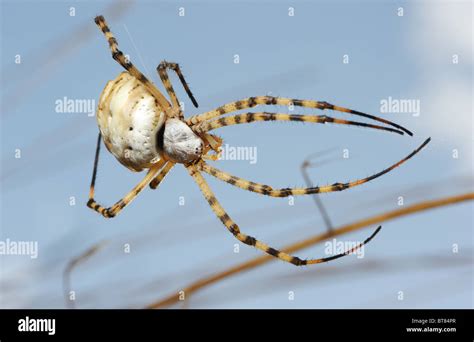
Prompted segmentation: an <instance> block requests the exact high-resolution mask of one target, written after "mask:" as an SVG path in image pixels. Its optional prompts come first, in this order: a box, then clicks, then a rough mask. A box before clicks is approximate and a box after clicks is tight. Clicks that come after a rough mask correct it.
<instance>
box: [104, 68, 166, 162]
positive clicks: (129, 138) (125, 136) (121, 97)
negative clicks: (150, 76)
mask: <svg viewBox="0 0 474 342" xmlns="http://www.w3.org/2000/svg"><path fill="white" fill-rule="evenodd" d="M164 121H165V115H164V114H163V112H162V109H161V107H159V106H158V104H157V103H156V100H155V98H154V97H153V96H152V94H151V93H150V92H149V91H148V90H147V89H146V88H145V86H144V85H143V84H142V83H141V82H140V81H138V80H137V79H136V78H135V77H133V76H132V75H130V74H129V73H128V72H123V73H121V74H120V75H119V76H118V77H117V78H116V79H115V80H112V81H109V82H108V83H107V85H106V86H105V88H104V90H103V92H102V94H101V96H100V100H99V106H98V110H97V122H98V124H99V129H100V131H101V134H102V137H103V140H104V143H105V146H106V147H107V149H108V150H109V151H110V152H111V153H112V154H113V155H114V156H115V158H117V160H118V161H119V162H120V163H122V164H123V165H124V166H126V167H127V168H129V169H130V170H133V171H141V170H143V169H145V168H149V167H150V166H151V165H152V164H154V163H156V162H157V161H158V160H159V158H160V155H159V153H158V149H157V145H156V144H157V139H156V135H157V133H158V131H159V130H160V128H161V127H162V126H163V123H164Z"/></svg>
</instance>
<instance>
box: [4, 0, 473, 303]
mask: <svg viewBox="0 0 474 342" xmlns="http://www.w3.org/2000/svg"><path fill="white" fill-rule="evenodd" d="M0 10H1V76H2V77H1V120H0V123H1V124H0V125H1V133H0V134H1V139H0V141H1V176H0V187H1V198H0V201H1V203H0V210H1V211H0V214H1V233H0V235H1V240H2V241H7V239H9V240H10V241H17V242H19V241H29V242H35V243H37V246H38V255H37V258H32V257H31V255H0V286H1V290H0V307H2V308H64V307H66V305H67V301H65V298H64V295H63V291H64V289H63V272H64V270H65V268H66V267H67V265H68V264H70V262H71V260H73V259H74V258H76V257H78V256H80V255H81V253H83V252H84V251H86V250H88V249H89V248H90V247H91V246H93V245H95V244H98V243H103V244H101V248H100V249H98V250H97V252H96V253H95V254H93V255H91V256H90V257H89V258H88V259H84V260H82V262H80V263H79V264H77V267H75V268H74V269H73V270H72V272H71V274H70V286H71V289H72V290H73V291H74V297H75V300H74V301H73V303H69V305H70V306H71V305H72V304H74V306H75V307H77V308H130V307H132V308H139V307H143V306H145V305H147V304H149V303H150V302H152V301H155V300H157V299H159V298H160V297H162V296H165V295H168V294H170V293H174V292H177V291H179V290H180V289H181V288H183V287H184V286H186V285H187V284H189V283H191V282H193V281H195V280H197V279H199V278H201V277H204V276H207V275H210V274H213V273H215V272H218V271H222V270H225V269H226V268H227V267H229V266H232V265H236V264H238V263H241V262H243V261H246V260H249V259H251V258H253V257H257V256H260V255H261V252H260V251H258V250H255V249H253V248H251V247H248V246H245V245H240V248H239V250H238V253H236V252H235V245H236V243H237V242H236V240H235V239H234V238H233V237H232V235H231V234H229V233H228V231H227V230H226V229H225V228H224V227H223V226H222V224H221V223H220V221H219V220H218V219H217V218H216V217H215V216H214V214H213V212H212V211H211V209H210V208H209V206H208V204H207V202H206V201H205V200H204V198H203V197H202V195H201V193H200V191H199V188H198V187H197V185H196V184H195V183H194V182H193V180H192V179H191V177H189V175H188V174H187V172H186V170H185V169H184V168H182V167H181V166H178V167H175V168H174V169H173V170H172V172H171V173H170V174H169V175H168V177H167V178H166V179H165V181H164V182H163V183H162V185H161V186H160V188H159V189H158V190H156V191H152V190H149V189H146V190H145V191H143V193H142V194H141V195H140V196H139V197H138V198H137V199H136V200H135V201H134V202H133V203H132V204H131V205H130V206H129V207H127V208H126V209H125V210H124V211H123V212H122V213H121V214H120V215H119V216H118V217H116V218H114V219H111V220H106V219H104V218H102V217H100V216H99V215H97V214H96V213H94V212H93V211H91V210H90V209H88V208H87V207H86V205H85V203H86V202H87V196H88V191H89V182H90V177H91V173H92V164H93V157H94V151H95V142H96V137H97V132H98V128H97V123H96V119H95V116H94V112H95V106H96V105H97V102H98V99H99V95H100V93H101V91H102V89H103V88H104V86H105V84H106V83H107V81H109V80H111V79H114V78H115V77H116V76H117V75H118V73H119V72H121V71H122V69H121V67H120V66H119V65H118V64H117V63H116V62H115V61H114V60H113V59H112V57H111V55H110V52H109V49H108V46H107V43H106V41H105V39H104V37H103V35H102V33H101V32H100V30H98V29H97V27H96V25H95V24H94V21H93V18H94V16H96V15H98V14H103V15H104V16H105V18H106V19H107V21H108V23H109V25H110V28H111V30H112V32H113V33H114V34H115V36H116V38H117V40H118V43H119V46H120V48H121V49H122V50H123V51H124V53H126V54H128V55H129V56H130V58H131V60H132V61H133V62H134V64H135V65H136V66H137V67H138V68H139V69H140V70H141V71H142V72H143V73H145V74H146V75H147V76H149V77H150V78H151V79H152V80H153V82H155V83H156V84H159V88H160V89H163V88H162V87H161V84H160V82H159V78H158V75H157V74H156V70H155V69H156V66H157V65H158V63H159V62H160V61H162V60H164V59H166V60H167V61H172V62H178V63H179V64H180V65H181V67H182V70H183V73H184V75H185V77H186V79H187V81H188V82H189V84H190V86H191V89H192V91H193V93H194V95H195V97H196V99H197V100H198V102H199V104H200V108H199V109H195V108H193V107H192V104H191V103H190V101H189V100H188V99H187V97H186V94H185V92H184V91H183V90H182V88H181V86H180V85H179V80H178V79H177V77H175V75H172V76H171V78H172V81H173V84H174V87H175V90H176V91H177V94H178V96H179V98H180V100H181V101H183V102H184V104H185V112H186V116H191V115H194V114H198V113H200V112H204V111H207V110H211V109H213V108H215V107H218V106H220V105H222V104H225V103H227V102H231V101H235V100H239V99H242V98H245V97H248V96H255V95H267V94H270V95H275V96H284V97H294V98H300V99H314V100H322V101H328V102H331V103H333V104H337V105H340V106H345V107H348V108H352V109H356V110H360V111H364V112H367V113H371V114H374V115H379V116H382V117H384V118H386V119H389V120H392V121H395V122H397V123H398V124H401V125H403V126H405V127H407V128H408V129H410V130H411V131H413V132H414V136H413V137H408V136H399V135H396V134H391V133H387V132H379V131H375V130H369V129H363V128H354V127H348V126H338V125H329V124H328V125H311V124H301V123H293V122H292V123H288V122H283V123H281V122H273V123H255V124H251V125H250V124H249V125H237V126H232V127H225V128H223V129H221V130H219V131H216V133H217V134H219V135H220V136H221V137H223V138H224V143H225V144H228V148H230V149H231V148H237V147H245V148H250V149H252V150H253V151H256V155H255V157H256V159H255V158H253V159H252V160H249V158H240V160H221V161H218V162H215V163H213V165H215V166H216V167H218V168H220V169H223V170H225V171H228V172H231V173H233V174H235V175H238V176H241V177H244V178H246V179H251V180H254V181H257V182H261V183H265V184H269V185H272V186H275V187H282V188H284V187H288V186H290V187H292V186H303V185H304V184H305V182H304V179H303V177H302V174H301V171H300V166H301V163H302V162H303V160H304V159H305V158H306V157H307V156H308V155H310V154H312V153H315V152H320V151H329V152H328V154H329V158H330V160H331V161H330V162H322V163H321V165H320V166H318V167H316V168H312V169H310V170H309V176H310V178H311V180H312V182H313V183H314V184H318V185H325V184H331V183H334V182H338V181H339V182H345V181H349V180H355V179H358V178H362V177H366V176H368V175H370V174H372V173H375V172H378V171H380V170H382V169H383V168H385V167H387V166H389V165H391V164H392V163H394V162H396V161H398V160H399V159H401V158H403V157H404V156H406V155H407V154H408V153H410V152H411V151H412V150H413V149H414V148H416V147H417V146H418V145H420V144H421V143H422V141H424V140H425V139H426V138H427V137H431V138H432V142H431V143H430V144H429V145H428V146H427V147H426V149H424V150H423V151H422V152H420V154H418V155H417V156H415V157H414V158H413V159H412V160H410V161H409V162H407V163H406V164H404V165H403V166H401V167H400V168H398V169H396V170H394V171H393V172H391V173H389V174H387V175H385V176H383V177H381V178H379V179H376V180H374V181H372V182H369V183H368V184H365V185H362V186H360V187H356V188H354V189H351V190H348V191H344V192H339V193H330V194H324V195H322V196H321V197H320V199H321V200H322V201H323V203H324V205H325V207H326V209H327V211H328V214H329V216H330V218H331V220H332V222H333V225H335V226H338V225H342V224H345V223H349V222H352V221H354V220H357V219H361V218H365V217H369V216H371V215H374V214H377V213H382V212H384V211H389V210H394V209H397V208H400V207H401V206H403V205H405V206H406V205H410V204H413V203H417V202H420V201H423V200H428V199H433V198H440V197H443V196H448V195H454V194H459V193H463V192H468V191H472V188H473V182H472V172H473V150H472V146H473V144H472V143H473V136H472V132H473V119H472V113H473V104H472V85H473V83H472V82H473V77H472V76H473V75H472V67H473V65H472V61H473V55H472V53H473V50H472V42H473V39H472V38H473V37H472V23H473V21H472V13H473V12H472V2H470V1H456V2H449V1H429V2H428V1H419V2H416V3H406V2H394V1H362V2H361V1H311V2H310V1H291V2H288V1H263V2H259V3H258V4H256V3H253V2H250V1H230V2H221V1H201V0H200V1H179V2H175V1H157V2H152V1H135V2H119V1H113V2H112V1H96V2H89V1H78V2H70V1H5V0H2V1H1V7H0ZM65 98H66V99H69V100H73V101H76V100H85V101H86V102H84V103H87V104H90V105H92V106H93V110H92V112H90V111H89V110H88V109H87V108H86V109H80V108H73V109H72V110H71V112H68V111H67V110H61V109H60V107H58V104H59V105H61V104H63V103H64V102H65V100H64V99H65ZM389 99H392V102H393V100H410V101H409V103H412V104H419V106H420V107H419V111H411V110H410V108H408V110H397V109H396V108H394V107H392V108H391V110H390V108H389V110H388V111H384V109H383V108H382V104H383V103H384V101H388V100H389ZM58 101H59V102H58ZM407 103H408V102H407ZM270 109H271V110H272V111H275V109H273V108H267V109H266V110H270ZM405 109H406V108H405ZM412 109H413V108H412ZM277 110H278V111H279V112H283V113H288V112H289V109H288V108H280V107H279V108H277ZM381 111H384V112H383V113H382V112H381ZM292 113H299V114H321V113H320V112H318V111H311V110H309V109H303V108H296V109H295V110H294V111H293V112H292ZM325 114H328V115H331V116H334V117H340V118H351V117H350V116H347V115H344V114H341V113H331V112H328V113H325ZM351 119H353V120H354V119H355V120H357V119H358V118H355V117H352V118H351ZM102 152H103V153H102V155H101V163H100V166H99V175H98V181H97V186H96V199H97V200H98V201H99V202H101V203H104V204H106V205H111V204H113V203H114V202H115V201H116V200H118V199H119V198H121V197H122V196H123V195H124V194H125V193H127V192H128V191H129V190H130V189H131V188H132V187H133V186H134V185H135V184H136V183H137V182H138V181H139V180H140V179H141V177H143V174H134V173H131V172H130V171H128V170H127V169H126V168H124V167H122V166H121V165H120V164H119V163H118V162H117V161H116V160H115V159H114V158H113V156H111V155H110V154H109V153H108V152H107V151H106V149H105V148H104V149H103V150H102ZM206 178H207V179H208V180H209V184H210V185H211V187H212V189H213V190H214V191H215V193H216V196H217V198H218V199H219V200H220V201H221V202H222V204H223V206H224V207H225V208H226V209H227V211H228V213H229V215H230V216H231V217H233V218H234V220H235V221H236V222H237V223H238V224H239V225H240V227H241V230H242V231H244V232H246V233H248V234H251V235H253V236H256V237H257V238H258V239H260V240H263V241H264V242H267V243H269V244H270V245H272V246H274V247H276V248H278V247H280V248H281V247H282V246H284V245H287V244H289V243H291V242H295V241H298V240H303V239H304V238H306V237H308V236H311V235H315V234H318V233H323V232H324V231H325V230H326V228H325V225H324V221H323V219H322V217H321V215H320V214H319V212H318V210H317V208H316V206H315V204H314V202H313V199H312V198H310V197H309V196H306V197H298V198H295V199H294V202H293V201H292V200H291V199H288V198H283V199H278V198H270V197H264V196H260V195H258V194H255V193H250V192H245V191H242V190H240V189H237V188H235V187H232V186H230V185H228V184H225V183H222V182H220V181H217V180H215V179H211V178H209V177H206ZM472 209H473V208H472V203H470V202H468V203H464V204H460V205H455V206H452V207H448V208H440V209H437V210H433V211H429V212H426V213H421V214H417V215H413V216H408V217H404V218H401V219H398V220H395V221H390V222H387V223H385V224H383V229H382V231H381V232H380V234H379V235H378V236H377V237H376V238H375V239H374V240H373V241H372V242H371V243H370V244H369V245H367V246H366V248H365V255H364V258H361V259H358V258H357V257H356V256H354V255H352V256H348V257H346V258H343V259H339V260H336V261H334V262H331V263H327V264H322V265H316V266H312V267H304V268H296V267H294V266H292V265H289V264H287V263H284V262H281V261H278V260H275V261H272V262H271V263H269V264H267V265H265V266H263V267H261V268H259V269H255V270H251V271H249V272H246V273H244V274H241V275H236V276H234V277H232V278H228V279H225V280H224V281H222V282H219V283H217V284H215V285H213V286H210V287H208V288H206V289H204V290H202V291H200V292H197V293H195V294H193V295H192V297H191V298H190V300H189V301H188V303H187V307H190V308H472V307H473V300H474V297H473V279H474V277H473V257H474V254H473V253H474V249H473V211H472ZM373 228H375V227H373ZM370 232H371V230H370V229H369V230H364V231H359V232H355V233H353V234H349V235H344V236H340V237H338V238H337V240H338V241H343V242H344V241H362V240H364V239H365V237H367V236H368V235H369V234H370ZM297 254H298V255H299V256H300V257H304V258H309V257H321V256H325V245H324V244H319V245H317V246H314V247H312V248H308V249H306V250H304V251H300V252H298V253H297Z"/></svg>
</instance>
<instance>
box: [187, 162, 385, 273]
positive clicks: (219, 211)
mask: <svg viewBox="0 0 474 342" xmlns="http://www.w3.org/2000/svg"><path fill="white" fill-rule="evenodd" d="M186 168H187V169H188V172H189V174H190V175H191V176H192V177H193V178H194V180H195V182H196V183H197V184H198V186H199V188H200V189H201V192H202V193H203V195H204V197H205V198H206V200H207V202H208V203H209V205H210V206H211V209H212V210H213V211H214V213H215V214H216V216H217V217H218V218H219V219H220V220H221V222H222V223H223V224H224V226H225V227H226V228H227V229H228V230H229V231H230V232H231V233H232V234H233V235H234V236H235V237H236V238H237V239H238V240H239V241H241V242H243V243H245V244H247V245H250V246H253V247H255V248H257V249H260V250H262V251H264V252H265V253H267V254H269V255H271V256H273V257H276V258H278V259H281V260H283V261H286V262H289V263H291V264H293V265H295V266H304V265H311V264H320V263H323V262H327V261H330V260H334V259H338V258H340V257H343V256H345V255H348V254H350V253H353V252H354V251H356V250H357V249H359V248H361V247H362V246H363V245H365V244H366V243H368V242H369V241H370V240H371V239H372V238H373V237H374V236H375V235H376V234H377V233H378V232H379V231H380V229H381V226H379V227H378V228H377V229H376V230H375V232H374V233H373V234H372V235H371V236H370V237H368V238H367V239H366V240H365V241H364V242H363V243H360V244H359V245H357V246H356V247H354V248H351V249H349V250H347V251H345V252H343V253H340V254H337V255H333V256H330V257H326V258H319V259H308V260H303V259H300V258H298V257H295V256H293V255H290V254H288V253H285V252H282V251H279V250H277V249H275V248H272V247H270V246H268V245H266V244H265V243H263V242H260V241H258V240H257V239H255V238H254V237H252V236H249V235H246V234H243V233H241V232H240V228H239V226H238V225H237V224H236V223H235V222H234V221H233V220H232V219H231V218H230V216H229V215H228V214H227V213H226V211H225V210H224V208H223V207H222V206H221V205H220V203H219V201H218V200H217V198H216V197H215V195H214V193H213V192H212V190H211V188H210V187H209V185H208V184H207V182H206V180H205V179H204V177H203V176H202V175H201V173H200V172H199V170H198V169H197V168H196V165H194V164H191V165H187V166H186Z"/></svg>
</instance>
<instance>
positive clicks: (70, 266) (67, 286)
mask: <svg viewBox="0 0 474 342" xmlns="http://www.w3.org/2000/svg"><path fill="white" fill-rule="evenodd" d="M106 243H107V241H106V240H103V241H100V242H98V243H96V244H94V245H92V246H91V247H89V248H88V249H87V250H86V251H84V252H83V253H81V254H80V255H79V256H77V257H75V258H72V259H71V260H70V261H69V262H68V263H67V265H66V268H65V269H64V272H63V292H64V300H65V302H66V307H68V308H69V309H74V308H75V305H74V301H71V300H70V299H69V293H70V292H71V273H72V271H73V270H74V269H75V268H76V266H78V265H79V264H81V263H83V262H84V261H86V260H87V259H89V258H90V257H92V256H93V255H94V254H96V253H97V252H98V251H99V250H100V249H101V248H102V247H104V245H105V244H106Z"/></svg>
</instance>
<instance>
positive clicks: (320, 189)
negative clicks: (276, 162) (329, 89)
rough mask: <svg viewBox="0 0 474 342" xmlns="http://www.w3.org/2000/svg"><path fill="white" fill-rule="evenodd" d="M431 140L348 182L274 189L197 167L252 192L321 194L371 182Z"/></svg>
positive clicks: (205, 167) (276, 194) (264, 193)
mask: <svg viewBox="0 0 474 342" xmlns="http://www.w3.org/2000/svg"><path fill="white" fill-rule="evenodd" d="M429 142H430V138H428V139H427V140H425V142H423V144H421V145H420V146H419V147H418V148H417V149H416V150H414V151H413V152H412V153H410V154H409V155H408V156H406V157H405V158H403V159H402V160H400V161H398V162H397V163H395V164H393V165H391V166H390V167H388V168H386V169H384V170H383V171H380V172H378V173H376V174H374V175H372V176H369V177H366V178H362V179H359V180H356V181H352V182H347V183H334V184H332V185H325V186H315V187H309V188H285V189H274V188H272V187H271V186H269V185H264V184H259V183H254V182H251V181H248V180H245V179H242V178H239V177H236V176H233V175H231V174H229V173H227V172H224V171H221V170H219V169H216V168H215V167H213V166H211V165H209V164H207V163H205V162H204V161H200V162H199V163H197V164H196V167H197V168H198V170H200V171H203V172H206V173H208V174H210V175H211V176H214V177H216V178H217V179H220V180H222V181H224V182H227V183H229V184H231V185H234V186H236V187H239V188H241V189H244V190H247V191H252V192H256V193H259V194H262V195H266V196H271V197H288V196H299V195H309V194H319V193H326V192H334V191H342V190H346V189H349V188H353V187H355V186H357V185H361V184H364V183H367V182H369V181H371V180H373V179H376V178H378V177H380V176H382V175H384V174H386V173H388V172H390V171H392V170H393V169H395V168H396V167H398V166H400V165H402V164H403V163H404V162H406V161H407V160H408V159H410V158H411V157H413V156H414V155H415V154H417V153H418V152H420V150H421V149H422V148H423V147H425V146H426V145H427V144H428V143H429Z"/></svg>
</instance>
